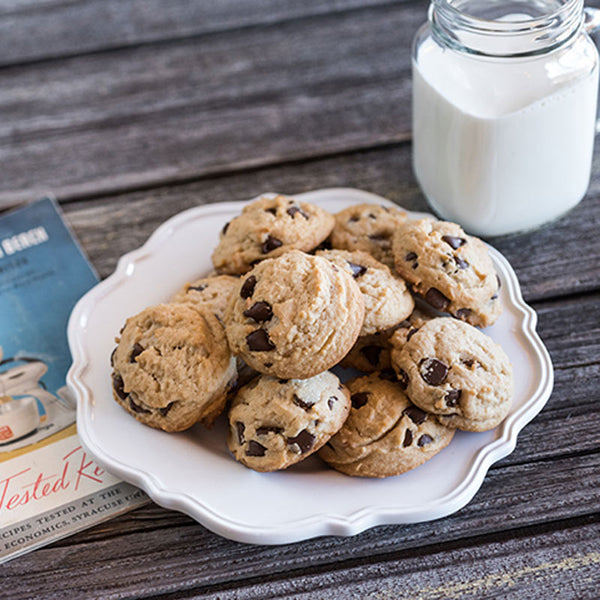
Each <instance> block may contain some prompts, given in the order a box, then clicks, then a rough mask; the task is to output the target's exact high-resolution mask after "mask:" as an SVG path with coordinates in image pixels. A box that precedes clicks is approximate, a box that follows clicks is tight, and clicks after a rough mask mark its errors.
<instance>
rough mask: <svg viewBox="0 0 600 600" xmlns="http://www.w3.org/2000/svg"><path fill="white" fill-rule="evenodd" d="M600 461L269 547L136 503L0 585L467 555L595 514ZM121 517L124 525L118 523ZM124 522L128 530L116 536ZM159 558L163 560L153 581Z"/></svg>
mask: <svg viewBox="0 0 600 600" xmlns="http://www.w3.org/2000/svg"><path fill="white" fill-rule="evenodd" d="M599 459H600V457H599V456H598V455H589V456H579V457H572V458H569V459H564V460H555V461H549V462H547V463H545V464H544V468H540V467H539V465H519V466H515V467H507V468H498V469H495V470H493V471H491V472H490V473H489V475H488V477H487V478H486V480H485V482H484V484H483V487H482V489H481V490H480V491H479V493H478V494H477V495H476V496H475V498H474V499H473V500H472V502H471V503H470V504H469V505H467V507H465V508H464V509H462V510H461V511H459V512H458V513H456V514H455V515H453V516H451V517H448V518H446V519H442V520H438V521H434V522H430V523H420V524H415V525H407V526H383V527H377V528H375V529H371V530H369V531H366V532H364V533H362V534H360V535H358V536H354V537H352V538H334V537H327V538H320V539H318V540H308V541H306V542H300V543H297V544H287V545H282V546H275V547H273V546H251V545H245V544H239V543H235V542H231V541H228V540H225V539H223V538H220V537H218V536H216V535H214V534H212V533H210V532H208V531H207V530H205V529H204V528H202V527H201V526H199V525H196V524H194V523H192V522H191V521H190V520H189V519H187V518H185V517H180V516H178V515H173V521H171V520H170V517H169V513H166V514H165V515H164V521H163V520H162V519H163V517H162V516H160V515H159V516H160V519H161V521H160V527H159V526H157V525H156V524H155V523H153V522H151V523H150V524H149V526H148V523H147V522H146V523H144V522H143V521H142V522H141V523H140V522H139V521H137V522H136V516H135V515H136V513H138V512H140V511H136V513H132V514H130V515H124V516H123V517H120V518H119V519H118V520H115V521H113V522H109V523H106V524H103V525H101V526H100V528H101V529H102V531H103V532H104V537H102V536H100V537H101V539H98V535H97V534H94V531H95V530H96V529H97V528H95V529H94V530H91V531H90V532H82V533H80V534H77V535H76V536H73V537H72V538H68V539H66V540H63V541H62V542H60V543H58V544H55V545H53V546H51V547H48V548H42V549H40V550H38V551H36V552H35V553H34V554H29V555H25V556H23V557H20V558H18V559H15V560H14V561H12V562H9V563H8V564H7V565H6V566H4V567H3V569H2V570H1V571H0V587H2V588H3V589H8V588H7V586H6V582H9V581H10V583H11V585H10V590H11V595H10V596H9V597H10V598H14V599H15V600H16V599H26V598H31V597H36V595H43V594H45V592H46V590H52V593H51V594H46V595H45V596H44V597H47V598H59V597H61V594H64V593H65V591H66V590H69V592H70V593H72V594H73V595H75V596H77V597H85V593H86V590H94V594H95V595H96V597H102V598H106V599H112V598H129V597H136V595H138V597H139V595H140V592H141V590H149V589H152V590H153V591H152V594H156V595H158V594H167V593H170V592H173V591H175V590H178V593H181V594H182V595H183V591H184V590H194V589H197V588H200V587H201V588H206V589H209V588H210V587H211V586H219V589H220V588H221V587H222V586H227V585H231V586H232V587H235V588H237V587H241V586H243V584H244V581H246V580H248V581H250V582H252V583H253V584H254V583H256V581H257V580H263V579H265V578H270V579H272V580H275V581H278V580H280V579H281V580H286V579H289V573H290V572H292V571H295V572H297V573H312V574H313V575H314V576H315V578H316V579H315V581H318V580H319V579H321V580H323V579H324V580H326V579H327V577H328V575H321V574H323V573H326V572H327V571H329V570H333V571H335V570H339V569H343V568H344V567H345V566H350V567H352V566H354V565H365V566H364V569H366V570H367V571H369V570H370V569H375V570H377V569H380V568H383V566H384V565H385V564H386V563H387V562H388V561H389V556H390V554H392V553H401V552H403V551H406V552H405V555H408V554H409V553H413V554H418V555H419V556H420V557H421V559H422V560H423V561H425V562H426V561H427V560H428V558H427V557H429V556H435V555H436V554H438V553H439V554H440V557H442V559H443V549H444V548H450V547H452V546H453V547H454V548H458V549H460V551H463V550H464V551H465V552H467V553H470V552H471V551H476V549H477V548H481V543H482V540H478V539H476V538H475V536H478V535H489V534H491V533H493V532H504V533H503V534H502V535H503V537H504V538H505V539H508V538H510V537H512V536H513V535H515V534H516V533H517V532H518V531H519V529H520V528H522V527H526V526H530V525H533V524H546V525H547V526H548V529H549V530H552V526H551V524H552V523H553V522H559V523H557V525H556V526H555V527H556V528H557V529H561V528H563V527H564V526H565V525H564V523H562V522H560V521H561V520H562V519H569V518H575V517H584V516H586V515H592V514H595V513H598V512H599V508H600V480H599V478H598V471H599V469H598V466H599V464H600V463H599ZM565 490H568V491H569V492H568V493H565ZM143 510H144V509H142V511H143ZM155 510H159V509H155ZM145 511H146V513H145V514H148V512H150V514H152V511H148V509H145ZM159 513H161V511H160V510H159ZM123 522H127V525H125V526H120V524H122V523H123ZM123 530H124V531H129V533H127V534H122V533H121V532H122V531H123ZM87 536H90V539H89V540H88V538H87ZM94 537H95V539H94ZM542 537H543V536H542ZM472 538H475V539H474V540H473V542H471V541H470V539H472ZM461 540H463V541H461ZM450 542H452V544H450V545H449V543H450ZM469 548H472V549H473V550H471V551H470V550H468V549H469ZM450 556H451V555H450ZM400 557H401V556H400V555H399V558H400ZM403 560H404V558H403ZM453 560H454V559H453ZM452 562H453V561H451V563H450V564H452ZM156 565H160V580H158V579H157V578H156V568H157V567H156ZM334 565H335V566H334ZM368 565H371V566H368ZM361 568H363V567H361ZM359 570H360V569H359ZM41 574H45V578H42V577H41ZM422 581H424V580H422ZM283 584H284V583H282V585H283ZM336 585H339V582H338V583H336ZM265 591H266V590H265ZM190 593H191V592H190ZM183 597H185V596H183Z"/></svg>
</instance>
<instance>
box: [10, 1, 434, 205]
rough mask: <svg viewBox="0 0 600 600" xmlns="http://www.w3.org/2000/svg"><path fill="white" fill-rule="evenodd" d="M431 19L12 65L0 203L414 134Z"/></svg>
mask: <svg viewBox="0 0 600 600" xmlns="http://www.w3.org/2000/svg"><path fill="white" fill-rule="evenodd" d="M419 6H420V5H419ZM424 18H425V6H424V5H423V6H422V10H415V7H414V6H407V5H405V4H399V5H392V6H381V7H377V8H374V9H372V10H369V11H365V12H364V14H362V16H361V18H360V19H357V17H356V15H355V14H354V13H340V14H335V15H324V16H321V17H319V18H315V19H307V20H302V19H300V20H297V21H290V22H286V23H284V24H281V25H279V26H277V27H263V28H261V27H258V28H249V29H243V30H236V31H231V32H227V33H224V34H215V35H212V36H207V37H206V38H205V39H203V40H202V41H201V42H200V43H199V42H198V41H196V40H189V39H188V40H181V41H177V42H172V43H167V44H164V45H162V46H161V47H160V52H158V51H157V49H156V48H155V47H153V46H152V45H150V46H143V47H137V48H131V49H126V50H122V51H114V52H107V53H102V54H94V55H88V56H83V57H75V58H71V59H66V60H62V61H57V62H52V63H43V64H32V65H29V66H25V67H21V68H14V69H5V70H3V74H2V81H3V85H2V88H1V89H0V112H1V113H2V115H3V119H2V121H1V122H0V158H1V160H2V165H3V177H2V180H1V181H0V206H1V205H3V204H4V205H6V204H8V203H11V202H14V201H16V200H19V199H23V198H25V197H29V196H31V195H32V193H40V192H47V191H54V192H55V193H56V194H57V196H58V197H59V198H72V197H78V196H85V195H90V194H94V195H98V194H101V193H105V192H114V191H115V190H122V189H131V188H135V187H140V186H145V187H147V186H149V185H156V184H157V183H158V182H173V181H180V180H182V179H187V178H195V177H198V176H200V175H205V174H207V173H214V172H223V171H230V170H233V169H240V168H247V167H251V166H254V165H262V164H268V163H273V162H280V161H287V160H296V159H303V158H307V157H311V156H313V155H327V154H328V153H335V152H341V151H347V150H349V149H356V148H360V147H369V146H372V145H377V144H381V143H389V142H392V141H398V140H404V139H407V137H408V136H409V131H410V101H409V96H410V79H409V75H410V49H409V48H410V38H411V35H412V33H413V32H414V31H415V30H416V28H417V27H418V25H419V24H420V23H421V22H422V21H423V20H424ZM401 32H404V34H401ZM408 32H410V35H409V33H408Z"/></svg>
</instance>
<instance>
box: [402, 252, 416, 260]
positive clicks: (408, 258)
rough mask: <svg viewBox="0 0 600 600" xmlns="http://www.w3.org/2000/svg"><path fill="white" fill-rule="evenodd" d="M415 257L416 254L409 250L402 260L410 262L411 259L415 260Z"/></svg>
mask: <svg viewBox="0 0 600 600" xmlns="http://www.w3.org/2000/svg"><path fill="white" fill-rule="evenodd" d="M416 259H417V255H416V254H415V253H414V252H409V253H408V254H407V255H406V256H405V257H404V260H405V261H407V262H411V261H412V260H416Z"/></svg>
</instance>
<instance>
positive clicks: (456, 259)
mask: <svg viewBox="0 0 600 600" xmlns="http://www.w3.org/2000/svg"><path fill="white" fill-rule="evenodd" d="M454 262H455V263H456V266H457V267H458V268H459V269H468V268H469V263H468V262H467V261H466V260H463V259H462V258H461V257H460V256H455V257H454Z"/></svg>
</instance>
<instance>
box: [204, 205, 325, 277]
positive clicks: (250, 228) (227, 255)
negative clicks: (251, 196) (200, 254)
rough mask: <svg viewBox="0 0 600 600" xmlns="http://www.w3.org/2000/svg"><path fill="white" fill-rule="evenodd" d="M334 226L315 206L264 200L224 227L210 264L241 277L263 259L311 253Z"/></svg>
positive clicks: (248, 206)
mask: <svg viewBox="0 0 600 600" xmlns="http://www.w3.org/2000/svg"><path fill="white" fill-rule="evenodd" d="M333 224H334V218H333V215H331V214H329V213H328V212H327V211H326V210H323V209H322V208H320V207H319V206H316V205H314V204H310V203H308V202H298V201H296V200H294V198H289V197H287V196H281V195H279V196H275V197H274V198H270V197H263V198H260V199H259V200H256V201H254V202H252V203H250V204H248V205H247V206H245V207H244V209H243V210H242V213H241V214H240V215H239V216H237V217H235V218H234V219H232V220H231V221H230V222H229V223H227V224H226V225H225V227H224V228H223V230H222V231H221V234H220V238H219V244H218V245H217V247H216V248H215V250H214V252H213V255H212V261H213V264H214V266H215V269H217V271H219V272H220V273H228V274H231V275H235V274H243V273H246V272H248V271H249V270H250V269H251V268H252V267H253V266H254V265H255V264H257V263H258V262H260V261H261V260H264V259H265V258H275V257H277V256H281V255H282V254H284V253H285V252H287V251H289V250H302V251H304V252H308V251H310V250H313V249H314V248H316V247H317V246H318V245H319V244H320V243H321V242H322V241H323V240H324V239H325V238H327V236H328V235H329V234H330V233H331V230H332V229H333Z"/></svg>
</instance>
